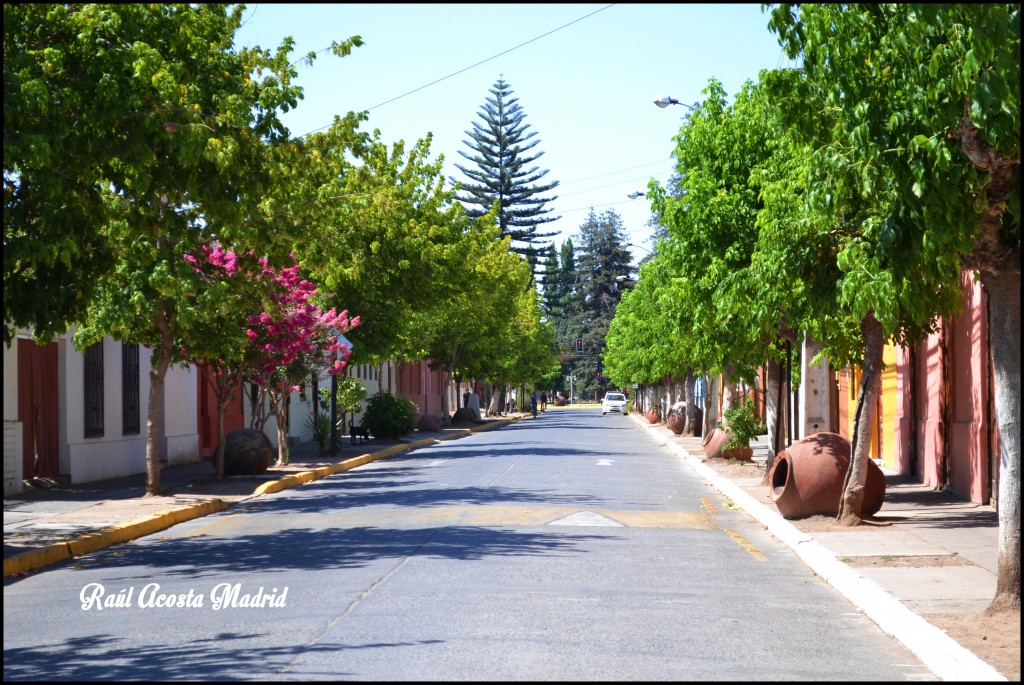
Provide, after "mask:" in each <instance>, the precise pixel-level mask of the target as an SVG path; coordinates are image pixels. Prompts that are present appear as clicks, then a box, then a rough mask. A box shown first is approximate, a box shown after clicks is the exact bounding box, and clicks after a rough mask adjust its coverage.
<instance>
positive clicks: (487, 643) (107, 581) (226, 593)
mask: <svg viewBox="0 0 1024 685" xmlns="http://www.w3.org/2000/svg"><path fill="white" fill-rule="evenodd" d="M156 586H159V587H158V588H157V587H156ZM4 602H5V610H4V632H5V641H4V657H5V666H4V675H5V679H7V680H38V679H47V680H51V679H84V680H99V679H108V680H111V679H112V680H117V679H153V680H166V679H201V680H211V679H303V680H305V679H311V680H312V679H351V680H634V679H635V680H697V679H709V680H853V679H857V680H860V681H863V680H883V679H884V680H930V679H934V676H932V675H931V674H930V672H929V671H928V670H927V669H926V668H924V666H923V665H921V664H920V663H919V662H918V661H917V660H916V659H915V658H914V657H913V656H912V655H911V654H910V653H909V652H908V651H907V650H906V649H904V648H903V647H902V646H901V645H899V644H898V643H897V642H895V641H894V640H892V639H891V638H889V637H887V636H886V635H884V634H883V633H882V631H881V630H880V629H879V628H878V627H877V626H876V625H875V624H874V623H872V622H871V621H870V620H868V619H867V618H866V617H865V616H864V615H863V614H862V613H860V612H858V611H856V610H855V608H854V607H853V606H852V605H851V604H850V603H849V602H848V601H847V600H846V599H844V598H843V597H842V596H841V595H839V593H837V592H836V591H835V590H834V589H833V588H831V587H830V586H828V585H827V584H825V583H823V582H821V581H820V579H819V578H818V577H817V576H815V575H814V574H813V573H812V572H811V571H810V570H809V569H808V568H807V566H806V565H805V564H804V563H803V562H802V561H800V559H798V558H797V557H796V555H795V554H794V553H793V552H792V551H790V550H789V548H788V547H786V546H785V545H783V544H781V543H780V542H778V541H777V540H775V539H773V538H772V537H771V536H770V535H769V534H768V533H767V532H766V531H765V530H764V529H763V528H762V527H761V526H760V525H758V524H757V523H755V522H754V521H753V520H752V519H751V518H750V517H749V516H748V515H747V514H745V513H744V512H742V511H740V510H738V509H736V508H734V507H732V505H730V504H729V502H728V501H727V500H725V499H723V498H722V497H721V495H719V494H718V493H717V491H715V490H714V489H713V488H711V487H709V486H708V485H707V484H705V483H704V482H703V481H702V480H701V479H700V478H698V477H696V476H695V475H694V474H693V472H692V471H691V470H689V469H688V468H687V467H686V466H685V465H683V464H681V463H680V462H679V461H678V460H677V459H673V458H670V457H669V456H668V455H667V454H666V452H665V450H664V449H663V448H661V447H660V446H659V445H658V443H657V442H656V441H655V440H654V439H653V438H652V437H651V436H649V435H648V434H647V433H646V432H643V431H637V430H636V429H635V425H634V424H633V423H632V420H631V419H630V418H629V417H626V416H619V415H609V416H602V415H601V414H600V411H599V410H596V409H595V410H593V411H584V410H579V411H564V412H548V413H547V414H544V415H541V416H540V417H539V418H537V419H536V420H534V419H523V420H520V421H519V422H517V423H515V424H512V425H509V426H506V427H504V428H501V429H499V430H493V431H488V432H484V433H477V434H473V435H470V436H467V437H465V438H462V439H460V440H458V441H453V442H446V443H441V444H437V445H434V446H431V447H424V448H421V449H417V450H414V451H411V452H407V453H402V454H399V455H395V456H394V457H391V458H389V459H385V460H381V461H376V462H372V463H370V464H367V465H365V466H362V467H359V468H357V469H355V470H352V471H349V472H346V473H343V474H340V475H337V476H332V477H329V478H325V479H323V480H319V481H316V482H314V483H311V484H309V485H306V486H304V487H302V488H297V489H292V490H287V491H284V492H281V493H278V494H275V495H268V496H265V497H262V498H259V499H257V500H253V501H251V502H248V503H246V504H244V505H242V506H240V507H235V508H232V509H230V510H229V511H226V512H224V513H222V514H216V515H212V516H208V517H205V518H201V519H196V520H194V521H190V522H187V523H184V524H180V525H178V526H175V527H173V528H171V529H169V530H166V531H164V532H162V533H160V534H157V535H153V536H149V537H146V538H141V539H139V540H137V541H135V542H133V543H129V544H125V545H120V546H117V547H113V548H109V549H107V550H102V551H100V552H98V553H96V554H94V555H90V556H89V557H85V558H82V559H78V560H76V561H75V562H73V564H69V565H65V566H63V567H59V568H54V569H52V570H50V571H48V572H46V573H42V574H38V575H34V576H31V577H28V578H25V579H23V580H21V581H19V582H17V583H14V584H11V585H8V586H6V587H5V589H4ZM168 603H170V604H179V603H180V604H182V606H170V607H165V606H158V605H161V604H168ZM232 603H233V604H234V606H221V604H223V605H228V604H232ZM116 604H121V605H124V606H120V607H119V606H115V605H116ZM248 604H255V605H257V606H241V605H248ZM101 607H104V608H101Z"/></svg>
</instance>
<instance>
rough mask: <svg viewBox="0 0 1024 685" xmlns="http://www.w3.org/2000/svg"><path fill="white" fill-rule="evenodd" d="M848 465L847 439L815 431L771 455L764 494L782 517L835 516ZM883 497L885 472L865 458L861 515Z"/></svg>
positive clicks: (878, 506)
mask: <svg viewBox="0 0 1024 685" xmlns="http://www.w3.org/2000/svg"><path fill="white" fill-rule="evenodd" d="M849 466H850V441H849V440H847V439H846V438H844V437H842V436H841V435H837V434H836V433H828V432H823V433H815V434H814V435H809V436H807V437H806V438H804V439H802V440H798V441H796V442H794V443H793V444H792V445H790V446H789V447H787V448H786V449H784V450H782V451H781V452H779V453H778V454H777V455H775V461H774V463H773V464H772V468H771V471H770V472H769V473H768V483H769V486H768V488H769V492H768V495H769V497H770V499H771V500H772V502H774V503H775V506H777V507H778V508H779V513H780V514H782V517H783V518H787V519H797V518H805V517H807V516H814V515H816V514H824V515H830V516H835V515H836V514H838V513H839V500H840V498H841V497H842V494H843V481H844V480H845V479H846V471H847V469H848V468H849ZM884 499H885V474H884V473H882V469H880V468H879V467H878V464H876V463H875V462H874V461H872V460H870V459H869V460H868V478H867V484H866V486H865V490H864V507H863V511H862V513H863V514H864V515H865V516H874V515H875V514H877V513H878V510H879V509H881V508H882V501H883V500H884Z"/></svg>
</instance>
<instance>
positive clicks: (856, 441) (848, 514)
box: [836, 312, 885, 526]
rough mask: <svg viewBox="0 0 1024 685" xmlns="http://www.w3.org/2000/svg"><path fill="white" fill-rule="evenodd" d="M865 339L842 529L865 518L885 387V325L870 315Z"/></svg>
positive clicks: (842, 501)
mask: <svg viewBox="0 0 1024 685" xmlns="http://www.w3.org/2000/svg"><path fill="white" fill-rule="evenodd" d="M860 330H861V335H862V337H863V340H864V364H863V366H862V368H861V371H862V373H861V379H860V390H859V391H858V393H857V409H856V411H855V414H854V420H853V446H852V450H851V454H850V467H849V469H848V470H847V472H846V479H845V480H844V481H843V494H842V496H841V497H840V499H839V515H838V516H837V517H836V522H837V523H838V524H839V525H841V526H858V525H860V523H861V521H862V519H863V515H862V512H863V507H864V488H865V486H866V485H867V481H868V455H869V454H870V453H871V427H872V426H873V425H874V421H875V408H876V407H877V406H878V395H879V392H880V391H881V388H882V348H883V346H884V345H885V338H884V336H883V335H882V324H881V323H879V321H878V319H876V318H875V314H874V312H869V313H868V315H867V316H865V317H864V320H863V321H861V324H860Z"/></svg>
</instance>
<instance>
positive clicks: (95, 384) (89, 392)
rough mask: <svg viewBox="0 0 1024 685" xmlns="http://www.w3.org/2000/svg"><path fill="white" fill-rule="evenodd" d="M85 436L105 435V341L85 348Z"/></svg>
mask: <svg viewBox="0 0 1024 685" xmlns="http://www.w3.org/2000/svg"><path fill="white" fill-rule="evenodd" d="M83 359H84V361H85V373H84V375H83V378H82V385H83V387H84V388H85V437H87V438H102V437H103V342H102V341H100V342H98V343H95V344H93V345H90V346H89V347H87V348H86V349H85V354H84V355H83Z"/></svg>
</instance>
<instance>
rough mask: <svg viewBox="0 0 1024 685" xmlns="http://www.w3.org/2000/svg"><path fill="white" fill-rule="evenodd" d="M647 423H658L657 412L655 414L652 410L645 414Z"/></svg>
mask: <svg viewBox="0 0 1024 685" xmlns="http://www.w3.org/2000/svg"><path fill="white" fill-rule="evenodd" d="M647 422H648V423H658V412H656V411H655V410H653V409H652V410H650V411H649V412H647Z"/></svg>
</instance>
